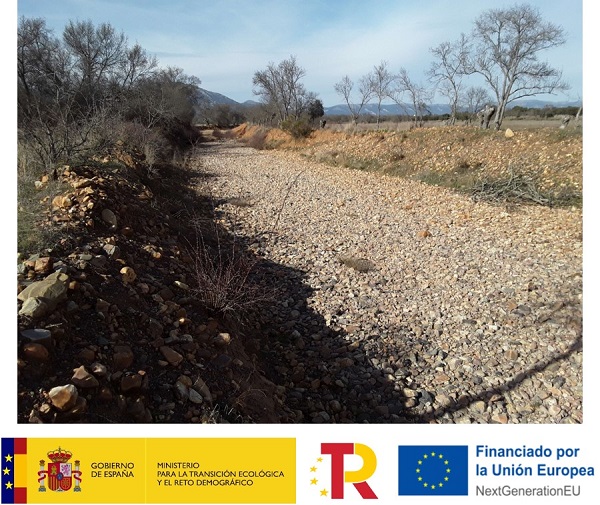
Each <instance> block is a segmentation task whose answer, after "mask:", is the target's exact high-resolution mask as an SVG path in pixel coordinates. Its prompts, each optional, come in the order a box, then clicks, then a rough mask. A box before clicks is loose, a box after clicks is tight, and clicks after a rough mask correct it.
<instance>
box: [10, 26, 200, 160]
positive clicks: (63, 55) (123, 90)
mask: <svg viewBox="0 0 600 505" xmlns="http://www.w3.org/2000/svg"><path fill="white" fill-rule="evenodd" d="M156 65H157V63H156V58H154V57H152V56H150V55H148V54H147V53H146V51H144V50H143V49H142V48H141V47H140V46H139V45H137V44H136V45H134V46H133V47H131V48H129V47H127V39H126V38H125V36H124V35H123V34H119V33H117V32H116V31H115V30H114V28H112V27H111V26H110V25H108V24H102V25H100V26H98V27H94V26H93V25H92V23H91V22H89V21H86V22H69V24H68V25H67V26H66V28H65V30H64V32H63V37H62V39H59V38H56V37H55V36H54V35H53V33H52V31H51V30H49V29H48V28H47V27H46V23H45V21H44V20H43V19H27V18H24V17H23V18H21V20H20V22H19V26H18V32H17V106H18V126H19V130H18V133H19V141H22V142H23V144H22V145H26V146H27V147H28V148H31V149H32V150H33V152H34V153H36V156H37V161H38V164H39V166H41V167H44V168H45V169H47V168H50V167H51V166H52V165H55V164H56V163H57V162H65V161H69V160H72V159H73V158H74V157H76V156H87V155H88V154H89V153H97V152H98V151H99V150H102V149H104V147H106V146H108V145H109V143H110V142H112V141H113V140H114V137H115V135H116V132H117V124H118V122H119V121H121V120H125V121H130V122H136V123H141V124H142V125H143V126H144V127H146V128H148V127H152V126H160V127H161V128H163V129H164V131H165V132H167V131H170V132H171V133H173V132H175V131H176V128H177V127H178V126H180V125H181V123H183V122H190V121H191V119H192V117H193V114H194V105H195V99H196V97H197V86H198V84H199V81H198V80H197V79H196V78H194V77H190V76H186V75H185V74H183V72H182V71H181V70H180V69H173V68H168V69H166V70H160V71H159V70H157V69H156Z"/></svg>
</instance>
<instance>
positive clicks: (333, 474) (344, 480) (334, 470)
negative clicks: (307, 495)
mask: <svg viewBox="0 0 600 505" xmlns="http://www.w3.org/2000/svg"><path fill="white" fill-rule="evenodd" d="M323 456H330V464H329V465H327V463H326V461H325V459H326V458H323ZM357 465H360V466H357ZM347 468H353V469H347ZM376 469H377V456H376V455H375V453H374V452H373V450H372V449H371V448H370V447H369V446H367V445H364V444H353V443H323V444H321V456H320V457H318V458H317V459H316V462H315V464H314V465H313V466H311V467H310V473H311V479H310V485H311V486H315V487H316V489H318V490H319V494H320V496H323V497H330V498H332V499H334V500H341V499H343V498H344V488H345V486H346V484H352V486H354V488H355V489H356V491H358V494H359V495H360V496H361V497H362V498H363V499H367V500H368V499H377V495H376V494H375V492H374V491H373V489H372V488H371V486H370V485H369V483H368V482H367V481H368V480H369V479H370V478H371V476H372V475H373V474H374V473H375V470H376Z"/></svg>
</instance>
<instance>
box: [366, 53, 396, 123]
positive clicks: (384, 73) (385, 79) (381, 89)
mask: <svg viewBox="0 0 600 505" xmlns="http://www.w3.org/2000/svg"><path fill="white" fill-rule="evenodd" d="M394 80H395V76H394V75H393V74H392V73H391V72H390V71H389V70H388V63H387V61H382V62H381V63H380V64H379V65H377V66H375V67H374V68H373V71H372V72H371V73H370V74H368V81H369V87H370V88H371V91H372V93H373V95H374V96H375V97H376V98H377V129H379V121H380V118H381V102H382V101H383V100H384V99H386V98H389V97H390V94H391V93H392V86H393V84H394Z"/></svg>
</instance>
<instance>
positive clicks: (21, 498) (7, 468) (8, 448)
mask: <svg viewBox="0 0 600 505" xmlns="http://www.w3.org/2000/svg"><path fill="white" fill-rule="evenodd" d="M2 503H27V439H26V438H3V439H2Z"/></svg>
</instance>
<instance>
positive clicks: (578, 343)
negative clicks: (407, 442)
mask: <svg viewBox="0 0 600 505" xmlns="http://www.w3.org/2000/svg"><path fill="white" fill-rule="evenodd" d="M582 349H583V336H582V334H581V333H579V334H578V336H577V338H576V339H575V340H574V341H573V343H572V344H571V345H570V346H569V348H568V349H567V350H566V351H565V352H562V353H560V354H557V355H555V356H553V357H552V358H549V359H547V360H545V361H540V362H538V363H536V364H534V365H532V366H530V367H529V368H527V369H525V370H523V371H521V372H518V373H517V374H516V375H515V376H514V377H513V378H512V379H510V380H507V381H506V382H505V383H504V384H502V386H498V387H494V388H489V389H486V390H485V391H482V392H481V393H479V394H477V395H463V396H462V398H461V399H460V402H459V403H458V404H455V405H453V406H448V407H443V408H439V409H436V411H435V412H434V413H433V415H431V416H426V418H425V419H424V420H425V421H426V422H429V421H433V420H435V419H440V418H442V417H443V416H444V415H448V414H452V413H455V412H458V411H459V410H463V409H468V407H469V406H471V405H473V404H474V403H475V402H478V401H484V402H486V404H488V403H494V402H498V401H504V396H503V395H504V394H505V393H506V392H507V391H512V390H513V389H515V388H517V387H518V386H519V385H520V384H521V383H522V382H523V381H525V380H526V379H529V378H531V377H533V376H535V374H537V373H540V372H543V371H545V370H546V369H547V368H548V367H550V366H551V365H553V364H555V363H559V362H561V361H564V360H567V359H569V358H570V357H571V356H572V355H573V354H574V353H576V352H578V351H581V350H582Z"/></svg>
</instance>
